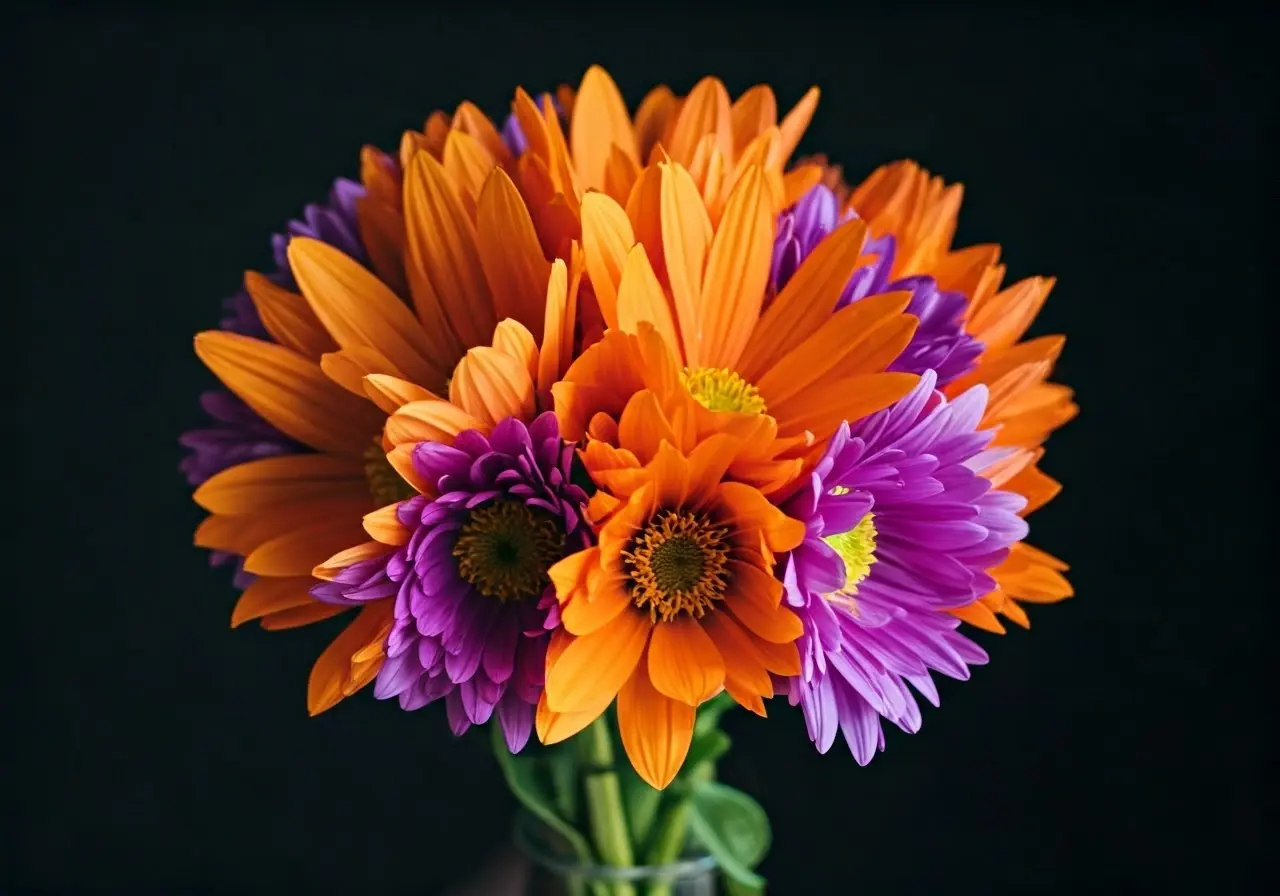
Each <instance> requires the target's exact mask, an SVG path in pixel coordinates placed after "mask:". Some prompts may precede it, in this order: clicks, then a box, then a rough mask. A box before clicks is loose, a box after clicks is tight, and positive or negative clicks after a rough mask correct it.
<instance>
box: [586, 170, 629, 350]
mask: <svg viewBox="0 0 1280 896" xmlns="http://www.w3.org/2000/svg"><path fill="white" fill-rule="evenodd" d="M635 242H636V238H635V234H634V233H633V232H632V230H631V222H630V221H629V220H628V219H627V213H626V212H625V211H623V209H622V206H620V205H618V203H616V202H614V201H613V200H612V199H610V198H609V197H608V196H606V195H604V194H603V193H588V194H587V195H586V196H583V197H582V248H583V250H584V253H585V256H586V265H587V276H588V277H590V278H591V287H592V289H593V290H595V296H596V302H597V303H598V304H599V306H600V314H601V315H602V316H603V317H604V320H605V324H606V325H608V326H609V327H616V326H617V325H618V310H617V309H618V284H619V283H621V281H622V269H623V267H624V265H625V264H626V260H627V253H628V252H630V251H631V247H632V246H633V245H635Z"/></svg>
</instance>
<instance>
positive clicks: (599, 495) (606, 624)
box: [182, 67, 1076, 896]
mask: <svg viewBox="0 0 1280 896" xmlns="http://www.w3.org/2000/svg"><path fill="white" fill-rule="evenodd" d="M817 101H818V91H817V89H816V88H815V89H813V90H810V91H809V93H808V94H806V95H805V96H804V98H803V99H801V100H800V102H799V103H798V104H797V105H796V106H795V107H794V108H792V109H791V110H790V111H789V112H788V113H787V114H786V115H785V116H783V117H782V118H781V120H779V118H778V107H777V103H776V101H775V98H774V94H773V92H772V91H771V90H770V88H769V87H767V86H758V87H754V88H752V89H750V90H748V91H747V92H746V93H744V94H742V95H741V96H740V97H738V98H737V99H736V100H731V98H730V96H729V94H728V92H727V90H726V88H725V86H724V85H723V84H722V83H721V82H720V81H718V80H716V79H715V78H706V79H704V80H702V81H701V82H699V83H698V84H697V85H696V86H695V87H694V88H693V89H692V90H691V91H690V92H689V94H688V95H687V96H684V97H680V96H677V95H675V94H674V93H673V92H672V91H671V90H670V89H668V88H666V87H658V88H656V89H655V90H653V91H652V92H650V93H649V94H648V95H647V96H645V98H644V100H643V101H642V102H641V103H640V105H639V107H638V108H637V109H636V110H635V113H634V115H633V114H632V113H631V112H630V111H628V108H627V106H626V104H625V103H624V101H623V98H622V96H621V93H620V91H619V90H618V88H617V87H616V85H615V84H614V82H613V81H612V80H611V78H610V77H609V75H608V74H606V73H605V71H604V70H602V69H601V68H599V67H592V68H591V69H590V70H588V71H587V73H586V75H585V76H584V77H583V79H582V82H581V84H580V85H579V86H578V88H577V90H572V89H569V88H567V87H561V88H560V89H558V90H557V91H556V92H555V93H554V95H552V94H544V95H542V96H540V97H539V98H538V99H537V100H535V99H534V98H533V97H531V96H530V95H529V94H527V93H526V92H524V91H523V90H517V91H516V93H515V97H514V101H513V103H512V106H511V113H510V115H508V116H507V117H506V118H505V120H504V121H503V122H502V124H501V125H500V126H499V125H497V124H495V123H494V122H492V121H491V120H490V119H489V118H487V117H486V116H485V115H484V113H482V112H481V111H480V110H479V109H478V108H477V107H476V106H474V105H473V104H471V103H467V102H464V103H462V104H461V105H460V106H458V108H457V109H456V111H455V112H454V113H453V115H452V116H449V115H446V114H444V113H442V112H434V113H432V115H431V116H430V117H429V118H428V119H427V121H426V124H425V126H424V127H423V129H422V130H421V131H408V132H406V133H405V134H404V137H403V140H402V141H401V144H400V147H399V150H398V152H396V153H390V154H389V153H385V152H383V151H381V150H379V149H376V148H374V147H371V146H367V147H365V148H364V149H363V151H362V154H361V157H360V182H359V183H355V182H352V181H349V180H345V179H339V180H338V181H336V182H335V184H334V186H333V189H332V193H331V194H330V197H329V202H328V203H327V204H324V205H313V206H309V207H308V208H307V209H306V213H305V215H304V217H303V219H302V220H299V221H292V222H290V223H289V225H288V227H287V230H286V233H285V234H282V235H278V236H276V237H275V238H274V241H273V246H274V249H275V263H276V268H275V270H273V271H271V272H269V273H256V272H249V273H247V274H246V275H245V279H244V290H243V291H241V292H240V293H238V294H237V295H235V296H234V297H233V298H231V299H230V300H228V302H227V303H226V306H225V308H226V316H225V318H224V319H223V321H222V324H221V326H220V328H219V329H217V330H212V331H209V332H204V333H200V334H199V335H197V336H196V338H195V350H196V353H197V355H198V356H199V357H200V359H201V360H202V361H203V362H204V363H205V365H206V366H207V367H208V368H209V369H210V370H211V371H212V372H213V373H214V375H215V376H216V377H217V378H218V379H219V380H220V381H221V383H222V385H223V386H224V387H225V389H220V390H217V391H212V392H208V393H206V394H205V395H204V396H203V399H202V403H203V406H204V409H205V411H206V412H207V415H208V417H209V421H208V423H207V424H206V425H205V426H204V427H202V428H200V429H198V430H196V431H193V432H190V433H187V434H186V435H185V436H184V437H183V440H182V441H183V444H184V445H186V446H187V447H188V448H189V449H190V453H189V455H188V456H187V457H186V458H185V460H184V461H183V470H184V472H185V473H186V475H187V477H188V479H189V481H190V482H191V483H192V484H193V485H195V486H197V488H196V491H195V500H196V501H197V503H198V504H199V505H200V506H201V507H203V508H204V509H205V510H207V511H208V513H209V516H208V517H207V518H206V519H205V520H204V522H203V523H202V524H201V525H200V527H199V528H198V530H197V531H196V535H195V542H196V544H197V545H199V546H201V547H204V548H208V549H211V550H212V551H213V552H214V554H213V561H214V563H215V564H219V565H229V566H231V567H233V569H234V583H235V586H236V587H237V588H238V589H240V590H241V594H240V597H239V600H238V601H237V602H236V604H235V609H234V611H233V612H232V625H240V624H241V623H244V622H246V621H249V620H259V621H260V623H261V625H262V626H263V627H264V628H267V629H272V630H277V629H288V628H293V627H296V626H301V625H306V624H309V623H313V622H317V621H319V620H323V619H328V618H330V617H334V616H344V617H345V618H346V619H347V620H349V621H348V623H347V625H346V627H345V629H343V630H342V632H341V634H339V635H338V636H337V638H336V639H335V640H334V641H333V643H332V644H330V645H329V647H328V648H327V649H326V650H325V651H324V652H323V653H322V654H321V656H320V657H319V659H318V660H317V661H316V663H315V666H314V668H313V669H312V670H311V675H310V680H309V682H308V686H307V706H308V708H309V710H310V712H311V713H312V714H316V713H321V712H325V711H327V710H329V709H331V708H333V707H334V706H335V705H336V704H337V703H339V702H340V701H341V700H343V699H344V698H346V697H350V696H352V695H353V694H355V693H356V692H357V691H360V690H362V689H363V688H365V686H366V685H372V686H373V688H372V691H373V695H374V697H376V698H378V699H382V700H388V699H392V698H394V699H395V700H396V701H397V702H398V703H399V705H400V707H401V708H402V709H404V710H417V709H420V708H422V707H424V706H426V705H428V704H431V703H435V702H440V701H443V703H444V708H445V715H446V716H447V719H448V724H449V726H450V728H451V729H452V731H453V732H454V734H457V735H461V734H463V733H464V732H466V731H467V730H468V729H469V728H471V727H472V726H484V725H487V726H488V728H489V731H490V733H491V736H492V743H493V748H494V751H495V754H496V756H497V758H498V762H499V764H500V766H501V768H502V770H503V772H504V774H505V775H506V780H507V782H508V783H509V785H510V788H511V790H512V792H513V793H514V795H515V797H516V798H517V799H518V800H519V802H520V803H521V804H522V806H523V807H524V810H525V815H524V822H523V823H522V827H521V831H522V832H523V833H522V837H523V841H522V842H524V843H525V845H526V846H527V847H529V848H530V849H531V850H532V851H534V852H535V853H536V854H537V856H538V857H539V858H540V861H541V862H542V864H544V865H546V866H548V867H555V868H559V869H561V871H562V872H563V876H564V879H565V887H566V889H567V891H568V892H574V893H583V894H587V893H590V894H593V896H607V894H636V893H640V892H651V893H670V892H672V889H671V888H672V887H676V886H679V885H680V884H679V881H680V879H681V877H682V876H688V875H690V874H695V873H702V872H701V871H699V869H703V871H705V869H707V868H710V867H715V868H717V869H718V871H719V873H722V874H723V875H724V876H725V877H726V878H727V879H728V882H729V884H728V885H729V886H730V887H732V888H734V890H735V891H736V892H743V891H752V890H758V889H760V888H761V887H762V885H763V881H762V880H761V879H760V878H759V877H758V876H757V875H756V873H755V871H754V868H755V866H756V865H757V864H758V863H759V861H760V859H761V857H762V855H763V853H764V850H765V849H766V848H767V845H768V839H769V832H768V822H767V819H766V818H765V815H764V813H763V811H762V810H761V809H760V807H759V806H758V805H757V804H756V803H755V802H754V801H753V800H751V798H750V797H749V796H748V795H746V794H743V793H740V792H739V791H736V790H734V789H733V788H730V787H728V786H726V785H724V784H722V783H719V782H718V781H717V780H716V773H715V768H716V761H717V759H718V758H719V757H720V756H721V755H722V754H723V753H724V751H725V750H726V749H727V748H728V745H729V744H728V738H727V737H726V736H725V735H724V733H723V732H722V731H720V730H719V721H720V718H721V715H722V713H723V712H724V711H725V710H726V709H728V708H729V707H733V706H737V707H742V708H744V709H746V710H747V711H748V712H751V713H754V714H756V715H758V716H761V717H765V716H766V714H767V712H768V711H769V710H771V709H772V710H773V711H775V712H776V711H791V710H789V709H788V707H798V709H799V711H800V712H802V713H803V715H804V719H805V722H806V725H807V730H808V734H809V737H810V739H811V740H812V741H813V743H814V746H815V747H816V748H817V749H818V751H819V752H823V753H825V752H827V751H828V750H830V749H831V747H832V746H833V745H834V744H835V742H836V741H837V740H838V739H843V741H844V743H845V745H846V747H847V748H848V749H849V751H850V752H851V753H852V755H853V759H854V761H856V762H858V763H859V764H860V765H865V764H866V763H867V762H869V761H870V760H871V758H872V757H873V756H874V755H875V754H876V753H877V752H878V751H880V750H883V749H884V744H885V740H884V733H883V728H882V725H883V723H884V722H886V721H887V722H889V723H891V724H893V725H896V726H898V727H899V728H901V729H903V730H905V731H908V732H915V731H917V730H918V729H919V727H920V725H921V712H920V707H919V702H918V696H917V695H919V696H923V698H924V699H925V700H927V701H929V702H930V703H933V704H935V705H936V704H937V702H938V694H937V690H936V688H935V684H934V682H933V679H932V678H931V675H932V673H934V672H937V673H941V674H942V675H946V676H949V677H951V678H957V679H963V678H967V676H968V675H969V667H970V666H973V665H975V664H981V663H985V662H986V660H987V656H986V654H985V653H984V652H983V650H982V649H981V648H980V647H979V646H977V645H976V644H975V643H974V642H973V641H972V640H970V638H969V637H968V636H967V634H966V631H965V627H966V626H967V627H970V628H977V629H983V630H985V631H988V632H1002V631H1003V627H1002V623H1001V621H1000V619H1001V617H1004V618H1005V619H1009V620H1012V621H1013V622H1015V623H1017V624H1019V625H1022V626H1026V625H1027V624H1028V623H1027V616H1026V612H1025V610H1024V608H1023V607H1022V604H1023V603H1028V602H1030V603H1043V602H1052V601H1057V600H1061V599H1063V598H1065V597H1068V596H1069V595H1070V594H1071V588H1070V585H1069V584H1068V583H1067V581H1066V580H1065V578H1064V577H1063V575H1062V571H1063V570H1065V569H1066V566H1065V565H1064V564H1063V563H1061V562H1060V561H1058V560H1056V559H1055V558H1053V557H1052V556H1050V555H1048V554H1046V553H1044V552H1042V551H1040V550H1038V549H1036V548H1033V547H1031V546H1030V545H1029V544H1027V543H1026V542H1025V541H1024V539H1025V537H1026V535H1027V532H1028V526H1027V522H1026V517H1027V515H1028V514H1030V513H1031V512H1032V511H1034V510H1035V509H1036V508H1038V507H1040V506H1042V505H1043V504H1045V503H1046V502H1047V501H1049V500H1050V499H1051V498H1052V497H1053V496H1054V495H1055V494H1056V492H1057V491H1058V489H1059V485H1058V483H1056V482H1055V481H1054V480H1053V479H1051V478H1050V477H1049V476H1047V475H1046V474H1045V473H1043V472H1042V471H1041V470H1040V468H1039V463H1040V460H1041V458H1042V456H1043V453H1044V449H1043V447H1042V445H1043V443H1044V441H1045V440H1046V438H1047V437H1048V435H1049V434H1050V433H1051V432H1052V431H1053V430H1054V429H1056V428H1057V427H1059V426H1061V425H1062V424H1063V423H1065V422H1066V421H1067V420H1069V419H1070V418H1071V417H1072V416H1073V415H1074V414H1075V412H1076V406H1075V404H1074V403H1073V401H1072V393H1071V390H1070V389H1068V388H1066V387H1064V386H1061V385H1056V384H1052V383H1049V382H1047V377H1048V375H1049V373H1050V369H1051V368H1052V366H1053V364H1054V362H1055V360H1056V358H1057V356H1058V353H1059V352H1060V351H1061V349H1062V344H1063V340H1062V338H1061V337H1057V336H1050V337H1041V338H1037V339H1031V340H1024V339H1023V335H1024V333H1025V332H1026V330H1027V329H1028V327H1029V325H1030V324H1031V323H1032V321H1033V320H1034V318H1035V317H1036V314H1037V313H1038V311H1039V309H1040V307H1041V306H1042V304H1043V303H1044V301H1045V298H1046V296H1047V295H1048V293H1049V291H1050V289H1051V288H1052V286H1053V280H1052V279H1050V278H1044V277H1032V278H1030V279H1026V280H1022V281H1020V282H1017V283H1014V284H1012V285H1005V284H1004V283H1003V280H1004V266H1003V265H1002V264H1001V263H1000V260H999V254H1000V249H999V246H996V245H991V244H984V245H977V246H970V247H966V248H961V249H956V248H953V246H952V238H953V234H954V230H955V226H956V217H957V213H958V210H959V206H960V199H961V188H960V186H959V185H947V184H946V183H945V182H944V181H943V180H942V179H940V178H938V177H934V176H931V175H930V174H929V173H928V172H927V171H925V170H923V169H922V168H921V167H920V166H919V165H917V164H915V163H913V162H909V161H902V162H896V163H893V164H889V165H885V166H884V167H881V168H879V169H877V170H876V171H874V172H872V173H871V174H870V176H869V177H867V178H866V179H865V180H864V181H863V182H862V183H861V184H859V185H858V186H856V187H850V186H849V185H847V184H846V183H845V181H844V179H843V174H842V171H841V169H840V167H838V166H833V165H830V164H828V163H827V161H826V159H825V158H823V157H809V158H802V159H799V160H796V161H794V162H793V161H792V156H793V155H794V153H795V149H796V147H797V145H798V143H799V142H800V139H801V136H802V135H803V133H804V131H805V129H806V127H807V125H808V124H809V121H810V119H811V117H812V116H813V114H814V111H815V108H816V105H817ZM777 698H783V699H781V700H779V699H777ZM779 705H780V706H781V707H782V709H781V710H778V709H776V708H775V707H778V706H779Z"/></svg>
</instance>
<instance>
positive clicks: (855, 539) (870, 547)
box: [822, 513, 876, 599]
mask: <svg viewBox="0 0 1280 896" xmlns="http://www.w3.org/2000/svg"><path fill="white" fill-rule="evenodd" d="M873 516H874V514H870V513H868V514H867V515H866V516H864V517H863V518H862V519H861V520H860V521H859V522H858V525H856V526H854V527H853V528H852V529H850V530H849V531H848V532H840V533H837V534H835V535H828V536H827V537H825V538H823V539H822V540H823V541H825V542H826V543H827V544H829V545H831V547H832V548H833V549H834V550H835V552H836V553H837V554H839V555H840V559H841V560H843V561H844V588H842V589H841V590H840V591H838V592H836V593H835V594H829V595H827V597H828V599H832V598H843V599H849V598H850V597H852V596H853V595H854V594H855V593H857V590H858V583H859V582H861V581H862V580H863V579H865V578H866V577H867V573H869V572H871V564H872V563H875V562H876V524H875V521H874V519H873Z"/></svg>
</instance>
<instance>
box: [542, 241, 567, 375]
mask: <svg viewBox="0 0 1280 896" xmlns="http://www.w3.org/2000/svg"><path fill="white" fill-rule="evenodd" d="M545 295H546V302H545V303H544V306H545V308H546V320H545V323H544V326H543V331H542V332H543V333H544V334H545V335H544V336H543V339H542V348H541V349H540V350H539V352H538V392H539V393H541V394H550V391H551V387H552V386H553V385H554V384H555V383H556V381H557V380H559V379H560V372H561V366H560V362H561V356H562V355H567V354H569V353H570V352H572V350H573V346H572V343H571V344H570V345H569V346H565V345H564V344H563V342H562V339H563V337H564V317H565V314H566V312H567V310H568V309H567V308H566V307H565V305H566V303H567V301H568V298H569V269H568V268H567V267H566V266H565V263H564V260H563V259H560V258H557V259H556V260H555V261H554V262H552V264H551V273H550V276H548V277H547V285H546V289H545ZM566 349H567V350H566Z"/></svg>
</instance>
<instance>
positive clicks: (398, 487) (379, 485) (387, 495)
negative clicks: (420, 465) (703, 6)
mask: <svg viewBox="0 0 1280 896" xmlns="http://www.w3.org/2000/svg"><path fill="white" fill-rule="evenodd" d="M362 459H363V460H364V478H365V479H366V480H367V481H368V483H369V494H371V495H373V500H374V503H376V504H377V505H378V506H379V507H386V506H387V505H388V504H395V503H397V502H398V501H407V500H409V499H410V498H412V497H413V496H414V495H416V494H417V492H416V491H414V489H413V486H412V485H410V484H409V483H407V482H405V481H404V479H402V478H401V476H400V474H399V473H397V472H396V468H395V467H393V466H391V464H390V463H388V462H387V453H386V452H385V451H383V450H382V439H381V438H374V440H373V444H372V445H370V446H369V447H368V448H366V449H365V451H364V455H363V458H362Z"/></svg>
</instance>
